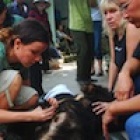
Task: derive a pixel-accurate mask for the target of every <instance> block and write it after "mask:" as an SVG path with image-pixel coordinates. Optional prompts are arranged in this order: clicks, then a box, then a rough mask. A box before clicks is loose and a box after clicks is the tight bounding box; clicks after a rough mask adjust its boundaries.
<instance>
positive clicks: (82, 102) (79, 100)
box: [74, 93, 91, 108]
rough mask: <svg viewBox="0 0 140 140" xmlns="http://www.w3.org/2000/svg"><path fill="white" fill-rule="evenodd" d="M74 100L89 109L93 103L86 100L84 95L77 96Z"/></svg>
mask: <svg viewBox="0 0 140 140" xmlns="http://www.w3.org/2000/svg"><path fill="white" fill-rule="evenodd" d="M74 99H75V100H76V101H78V102H80V103H81V104H82V105H83V106H84V107H85V108H87V107H89V105H90V104H91V101H90V100H89V99H88V98H86V97H85V95H84V94H83V93H80V94H77V95H76V96H75V98H74Z"/></svg>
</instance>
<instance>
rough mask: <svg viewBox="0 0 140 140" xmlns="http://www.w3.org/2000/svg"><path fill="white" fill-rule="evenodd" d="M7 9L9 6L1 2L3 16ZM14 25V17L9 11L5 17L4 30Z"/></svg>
mask: <svg viewBox="0 0 140 140" xmlns="http://www.w3.org/2000/svg"><path fill="white" fill-rule="evenodd" d="M5 9H7V6H6V4H5V3H4V2H3V1H1V2H0V14H2V13H3V11H4V10H5ZM13 23H14V17H13V16H12V15H11V14H10V12H9V11H8V9H7V12H6V17H5V20H4V22H3V27H4V28H6V27H10V26H12V25H13Z"/></svg>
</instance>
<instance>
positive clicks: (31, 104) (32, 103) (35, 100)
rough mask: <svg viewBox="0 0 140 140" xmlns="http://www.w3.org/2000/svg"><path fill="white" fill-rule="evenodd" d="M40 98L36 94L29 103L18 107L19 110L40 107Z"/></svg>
mask: <svg viewBox="0 0 140 140" xmlns="http://www.w3.org/2000/svg"><path fill="white" fill-rule="evenodd" d="M38 100H39V96H38V94H34V95H33V96H32V97H31V98H30V99H29V100H28V101H26V102H25V103H23V104H22V105H19V106H17V107H16V108H17V109H32V108H34V107H36V106H37V105H38Z"/></svg>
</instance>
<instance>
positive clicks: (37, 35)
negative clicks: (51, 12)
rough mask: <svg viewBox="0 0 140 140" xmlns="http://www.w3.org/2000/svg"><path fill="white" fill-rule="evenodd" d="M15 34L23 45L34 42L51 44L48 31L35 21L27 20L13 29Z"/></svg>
mask: <svg viewBox="0 0 140 140" xmlns="http://www.w3.org/2000/svg"><path fill="white" fill-rule="evenodd" d="M13 34H14V35H17V36H18V37H19V38H20V39H21V41H22V43H23V44H30V43H32V42H35V41H38V42H44V43H48V42H49V36H48V31H47V30H46V29H45V28H44V26H43V25H42V24H41V23H39V22H38V21H37V20H35V19H25V20H24V21H22V22H20V23H19V24H17V25H15V26H14V27H13Z"/></svg>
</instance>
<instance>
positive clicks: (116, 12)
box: [101, 0, 139, 91]
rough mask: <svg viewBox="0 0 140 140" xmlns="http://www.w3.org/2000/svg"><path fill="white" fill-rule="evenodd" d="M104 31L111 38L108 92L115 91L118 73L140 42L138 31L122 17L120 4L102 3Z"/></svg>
mask: <svg viewBox="0 0 140 140" xmlns="http://www.w3.org/2000/svg"><path fill="white" fill-rule="evenodd" d="M101 11H102V15H103V25H104V31H105V33H107V34H108V36H109V47H110V65H109V81H108V90H109V91H112V90H114V86H115V83H116V79H117V77H118V73H119V72H120V70H121V68H122V67H123V64H124V63H125V62H126V60H127V59H129V58H130V57H132V54H133V52H134V50H135V48H136V46H137V44H138V42H139V31H138V29H137V28H136V27H135V26H134V25H132V24H130V23H128V22H127V21H126V20H125V19H124V18H123V16H122V12H121V11H120V9H119V6H118V3H117V2H116V1H115V0H113V1H110V0H106V1H105V0H103V1H102V3H101Z"/></svg>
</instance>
